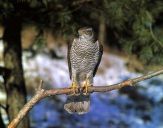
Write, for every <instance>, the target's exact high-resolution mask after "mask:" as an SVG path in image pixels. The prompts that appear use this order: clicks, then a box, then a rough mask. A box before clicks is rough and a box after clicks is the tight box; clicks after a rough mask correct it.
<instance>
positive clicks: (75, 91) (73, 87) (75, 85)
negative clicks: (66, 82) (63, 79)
mask: <svg viewBox="0 0 163 128" xmlns="http://www.w3.org/2000/svg"><path fill="white" fill-rule="evenodd" d="M71 88H72V90H73V93H72V95H77V92H78V91H77V90H78V86H77V83H76V82H72V84H71Z"/></svg>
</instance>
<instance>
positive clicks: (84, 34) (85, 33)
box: [78, 27, 94, 40]
mask: <svg viewBox="0 0 163 128" xmlns="http://www.w3.org/2000/svg"><path fill="white" fill-rule="evenodd" d="M78 33H79V38H80V39H86V40H92V39H93V38H94V31H93V29H92V28H91V27H84V28H80V29H79V30H78Z"/></svg>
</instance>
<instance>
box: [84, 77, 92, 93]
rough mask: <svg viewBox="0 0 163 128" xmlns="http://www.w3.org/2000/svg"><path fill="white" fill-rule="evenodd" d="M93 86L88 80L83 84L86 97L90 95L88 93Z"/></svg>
mask: <svg viewBox="0 0 163 128" xmlns="http://www.w3.org/2000/svg"><path fill="white" fill-rule="evenodd" d="M90 86H91V85H90V84H89V81H88V80H86V81H84V83H83V94H84V95H88V94H89V93H88V88H89V87H90Z"/></svg>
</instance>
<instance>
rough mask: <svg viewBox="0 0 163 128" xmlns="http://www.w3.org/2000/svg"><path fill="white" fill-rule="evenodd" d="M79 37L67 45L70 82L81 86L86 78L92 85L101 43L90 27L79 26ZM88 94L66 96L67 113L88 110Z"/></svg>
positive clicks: (78, 112) (100, 51)
mask: <svg viewBox="0 0 163 128" xmlns="http://www.w3.org/2000/svg"><path fill="white" fill-rule="evenodd" d="M78 33H79V38H76V39H74V41H73V43H72V44H71V45H69V47H68V66H69V72H70V78H71V79H72V82H75V81H76V82H77V85H78V86H82V84H83V82H84V81H85V80H86V78H87V79H88V80H89V84H90V85H93V77H94V76H95V74H96V71H97V68H98V66H99V63H100V61H101V57H102V53H103V49H102V45H101V44H100V43H99V42H98V40H97V41H96V40H95V36H94V32H93V30H92V28H81V29H79V31H78ZM89 106H90V95H89V94H88V95H83V94H79V95H78V96H75V95H74V96H68V99H67V102H66V104H65V105H64V108H65V110H67V111H68V112H69V113H77V114H84V113H86V112H88V111H89Z"/></svg>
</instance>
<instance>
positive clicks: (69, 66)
mask: <svg viewBox="0 0 163 128" xmlns="http://www.w3.org/2000/svg"><path fill="white" fill-rule="evenodd" d="M71 46H72V44H71V43H70V42H68V50H67V61H68V69H69V75H70V79H71V75H72V72H71V61H70V51H71Z"/></svg>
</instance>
